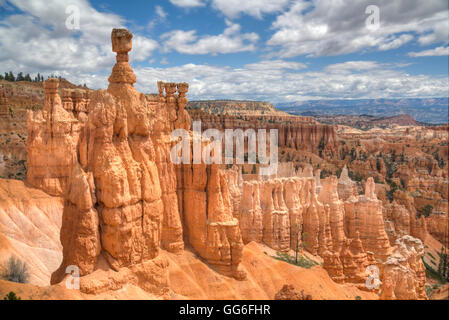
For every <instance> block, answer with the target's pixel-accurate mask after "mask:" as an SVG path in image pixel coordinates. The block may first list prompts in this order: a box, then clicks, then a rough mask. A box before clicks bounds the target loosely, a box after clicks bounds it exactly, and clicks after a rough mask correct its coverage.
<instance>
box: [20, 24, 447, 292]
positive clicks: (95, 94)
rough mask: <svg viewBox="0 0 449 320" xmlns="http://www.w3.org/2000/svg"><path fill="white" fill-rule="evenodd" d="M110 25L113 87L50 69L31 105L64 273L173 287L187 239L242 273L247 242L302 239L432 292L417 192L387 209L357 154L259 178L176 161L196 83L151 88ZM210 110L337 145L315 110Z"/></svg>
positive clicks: (285, 245)
mask: <svg viewBox="0 0 449 320" xmlns="http://www.w3.org/2000/svg"><path fill="white" fill-rule="evenodd" d="M111 39H112V45H113V51H114V52H116V53H117V63H116V64H115V66H114V68H113V70H112V74H111V76H110V77H109V87H108V89H107V90H98V91H92V92H82V91H78V90H63V91H62V99H61V97H60V95H59V94H58V81H57V80H56V79H50V80H47V81H46V82H45V83H44V90H45V98H44V109H43V110H42V111H29V112H28V140H27V149H28V163H29V170H28V176H27V183H29V184H30V185H32V186H34V187H36V188H39V189H42V190H44V191H45V192H47V193H48V194H51V195H55V196H61V197H63V198H64V200H63V201H64V207H63V216H62V227H61V234H60V239H61V244H62V247H63V258H62V263H61V264H60V266H59V268H58V269H57V270H56V271H55V272H54V273H53V274H52V277H51V282H52V283H53V284H55V283H59V282H61V281H63V280H64V278H65V277H66V276H67V273H66V271H67V268H68V267H70V266H77V267H78V268H79V270H80V275H81V276H82V278H81V291H82V292H84V293H90V294H97V293H100V292H104V291H107V290H109V289H112V290H116V289H119V288H121V287H123V285H125V284H126V283H132V284H135V285H137V286H139V287H140V288H143V289H144V290H145V291H148V292H151V293H154V294H158V295H165V296H166V295H167V294H168V292H169V290H170V283H169V279H168V271H169V268H170V261H173V260H176V258H173V257H174V256H176V254H178V255H185V252H186V251H184V247H188V248H189V249H192V251H193V252H194V254H197V255H198V256H199V257H200V258H202V259H203V261H204V262H205V263H207V265H209V266H210V267H212V268H213V269H215V270H216V271H218V272H219V273H221V274H223V275H225V276H231V277H233V278H234V279H236V280H239V281H244V280H245V279H246V277H247V270H245V268H243V267H242V259H243V253H244V246H245V245H250V244H249V243H250V242H257V243H263V244H265V245H266V246H268V247H270V248H272V249H274V250H276V251H281V252H285V253H289V252H291V250H296V249H297V248H298V247H301V248H304V249H305V250H307V251H308V252H309V253H311V254H313V255H317V256H320V257H321V258H322V260H323V267H324V269H326V270H327V272H328V274H329V276H330V277H331V278H332V279H334V281H335V282H338V283H350V284H355V285H356V286H357V287H359V288H361V289H363V290H366V291H370V290H371V289H367V288H366V279H367V276H368V275H367V267H369V266H376V267H377V268H378V269H379V270H380V281H381V282H382V287H381V288H380V290H381V292H382V297H383V298H385V299H392V298H399V299H402V298H409V297H414V298H420V299H423V298H425V295H423V294H422V293H423V290H424V280H425V275H424V273H423V270H424V269H423V268H424V267H423V264H422V262H421V260H420V257H421V255H422V250H421V249H422V248H421V247H420V246H419V243H420V240H418V239H415V238H412V237H410V236H408V235H413V236H415V237H418V238H420V239H422V238H424V237H425V235H426V234H427V231H426V227H425V223H424V224H423V221H424V220H423V219H421V220H419V221H418V220H416V221H415V220H414V215H408V216H407V214H406V213H405V211H404V210H405V209H404V208H405V205H406V201H404V202H403V203H401V202H400V201H399V200H398V201H397V202H396V203H394V204H392V205H391V206H389V207H385V209H384V207H383V203H382V201H381V200H379V199H377V196H376V193H375V190H376V188H375V187H376V186H375V183H374V180H373V178H369V179H368V180H367V181H366V183H365V187H364V188H365V192H364V194H361V195H359V192H358V190H357V186H356V184H355V182H353V181H352V180H351V179H350V178H349V174H348V170H347V168H346V167H345V168H344V169H343V171H342V174H341V177H340V179H337V177H336V176H330V177H327V178H325V179H320V170H317V171H316V173H315V175H314V172H313V167H312V166H310V165H309V166H305V167H304V170H298V174H296V175H295V176H293V175H292V173H294V172H295V169H294V168H293V167H292V166H290V167H286V168H284V169H283V173H282V174H281V175H280V176H284V177H280V178H275V179H265V180H264V181H261V179H257V180H249V179H247V180H245V179H243V178H242V175H241V171H242V170H241V168H240V167H237V166H234V167H233V168H231V169H230V170H223V168H221V167H220V166H219V165H216V164H212V165H206V164H204V163H202V164H176V165H175V164H173V162H172V161H171V150H172V147H173V146H174V144H175V143H174V142H173V141H171V137H170V134H171V132H172V131H173V130H175V129H184V130H186V132H187V135H188V138H189V139H190V141H191V140H192V139H193V138H195V137H194V133H192V132H191V131H188V130H189V129H190V128H191V119H190V116H189V114H188V113H187V111H186V110H185V109H184V108H185V106H186V105H187V98H186V93H187V91H188V85H187V84H186V83H164V82H159V83H158V89H159V93H158V94H156V95H144V94H142V93H139V92H138V91H137V90H136V89H135V88H134V86H133V85H134V83H135V82H136V76H135V75H134V72H133V70H132V68H131V66H130V65H129V63H128V60H129V57H128V52H129V51H131V49H132V34H131V33H130V32H129V31H127V30H124V29H114V30H113V32H112V36H111ZM201 120H203V121H204V122H203V130H206V129H207V128H209V127H210V128H217V129H222V130H224V129H227V128H233V129H235V128H253V129H256V130H258V129H268V130H269V129H278V130H279V139H280V140H279V142H280V146H281V147H287V148H293V149H299V148H303V147H307V148H309V149H310V150H309V151H310V152H312V153H317V152H319V151H321V152H324V153H326V152H334V151H335V148H336V135H335V131H334V129H333V127H331V126H324V125H320V124H317V123H314V122H313V121H312V120H310V119H302V118H298V119H296V120H292V119H290V118H289V120H287V123H284V124H277V123H275V121H273V122H270V121H268V122H267V121H265V122H264V121H259V120H254V119H252V120H251V121H246V120H243V121H244V122H245V123H243V122H239V121H237V120H235V121H237V122H235V121H234V120H232V121H231V120H230V119H227V118H226V117H223V118H220V119H218V117H215V118H211V117H205V116H202V118H201ZM233 121H234V122H233ZM202 143H204V144H207V143H209V142H207V141H202ZM319 149H320V150H319ZM191 154H192V153H191ZM244 180H245V181H244ZM386 220H388V221H387V222H388V223H391V226H390V225H389V224H388V223H386ZM389 227H391V228H390V229H391V230H392V231H391V232H390V231H389V232H388V233H387V231H386V230H390V229H389ZM433 229H436V228H433ZM433 229H432V230H433ZM434 232H435V233H441V231H437V230H435V231H434ZM404 236H406V237H407V238H404ZM161 249H163V251H164V254H161V251H162V250H161ZM165 251H167V252H169V254H167V253H166V252H165ZM170 254H173V255H172V256H170ZM167 256H168V257H171V258H167ZM170 259H173V260H170ZM404 259H405V260H404ZM169 260H170V261H169ZM248 268H251V267H248ZM323 272H324V271H323ZM402 275H404V277H406V278H407V285H404V283H403V281H402V280H400V279H401V277H402ZM423 279H424V280H423ZM278 290H279V289H278Z"/></svg>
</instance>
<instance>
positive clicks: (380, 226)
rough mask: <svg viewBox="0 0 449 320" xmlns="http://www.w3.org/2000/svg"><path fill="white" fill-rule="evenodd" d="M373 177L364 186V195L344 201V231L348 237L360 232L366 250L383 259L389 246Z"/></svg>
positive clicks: (389, 249)
mask: <svg viewBox="0 0 449 320" xmlns="http://www.w3.org/2000/svg"><path fill="white" fill-rule="evenodd" d="M374 190H375V184H374V180H373V178H369V179H368V180H367V182H366V186H365V195H362V196H359V197H358V198H357V199H354V198H352V200H349V201H346V202H345V232H346V235H347V236H348V237H349V238H355V236H356V232H357V231H358V232H360V239H361V241H362V243H363V247H364V248H365V250H366V251H370V252H373V253H374V254H375V256H376V259H378V258H380V259H381V260H385V259H386V258H387V257H388V255H389V254H390V251H391V247H390V243H389V240H388V236H387V233H386V231H385V223H384V219H383V214H382V202H381V201H380V200H378V199H377V197H376V195H375V193H374Z"/></svg>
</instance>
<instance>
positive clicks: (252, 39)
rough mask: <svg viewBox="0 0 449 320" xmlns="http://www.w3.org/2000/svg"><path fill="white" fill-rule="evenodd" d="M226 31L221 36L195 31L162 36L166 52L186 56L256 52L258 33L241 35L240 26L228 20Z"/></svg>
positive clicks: (169, 33) (173, 32) (176, 31)
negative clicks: (202, 34)
mask: <svg viewBox="0 0 449 320" xmlns="http://www.w3.org/2000/svg"><path fill="white" fill-rule="evenodd" d="M226 25H227V27H226V29H225V30H224V31H223V33H222V34H220V35H215V36H212V35H205V36H201V37H200V36H198V35H197V33H196V31H195V30H190V31H183V30H173V31H170V32H168V33H165V34H163V35H162V36H161V39H162V40H163V41H164V46H163V48H164V51H165V52H170V51H173V50H175V51H177V52H179V53H184V54H213V55H216V54H226V53H235V52H244V51H254V50H255V49H256V46H255V43H256V42H257V41H258V40H259V36H258V35H257V34H256V33H241V32H240V29H241V28H240V25H239V24H235V23H232V22H230V21H228V20H226Z"/></svg>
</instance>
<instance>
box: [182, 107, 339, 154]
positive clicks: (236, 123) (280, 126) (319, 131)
mask: <svg viewBox="0 0 449 320" xmlns="http://www.w3.org/2000/svg"><path fill="white" fill-rule="evenodd" d="M191 116H192V117H193V119H194V120H201V129H202V130H203V131H205V130H207V129H209V128H213V129H218V130H222V131H224V130H226V129H243V130H246V129H248V128H251V129H254V130H256V131H257V130H259V129H265V130H267V131H269V130H271V129H277V130H278V134H279V141H278V142H279V147H280V148H293V149H296V150H307V151H310V152H314V153H318V145H319V144H320V142H323V143H324V150H323V151H324V154H326V153H327V152H328V151H329V152H331V151H335V150H336V142H337V136H336V132H335V129H334V127H333V126H328V125H324V124H319V123H317V122H316V121H314V120H313V119H311V118H307V117H294V116H287V117H286V118H282V117H276V116H273V117H271V116H263V115H261V116H254V117H250V116H246V117H239V118H237V117H234V116H228V115H223V116H220V117H217V116H215V115H212V114H206V113H202V112H195V111H193V112H192V111H191ZM277 118H279V119H277ZM276 120H277V121H276Z"/></svg>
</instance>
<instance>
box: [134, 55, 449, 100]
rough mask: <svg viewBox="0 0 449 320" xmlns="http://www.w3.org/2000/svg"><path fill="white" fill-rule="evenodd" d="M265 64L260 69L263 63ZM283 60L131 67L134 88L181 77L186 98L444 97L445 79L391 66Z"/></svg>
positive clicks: (374, 63) (153, 85)
mask: <svg viewBox="0 0 449 320" xmlns="http://www.w3.org/2000/svg"><path fill="white" fill-rule="evenodd" d="M265 66H266V67H265ZM304 67H305V66H303V65H302V64H298V65H295V64H294V62H289V61H284V60H269V61H262V62H259V63H255V64H248V65H245V66H243V67H242V68H231V67H221V66H210V65H197V64H186V65H182V66H176V67H170V68H151V67H148V68H137V69H136V70H135V72H136V74H137V88H138V89H139V90H143V91H144V92H146V93H149V90H150V91H153V92H156V91H157V88H156V82H157V81H158V80H164V81H175V82H178V81H186V82H188V83H189V84H190V89H189V94H188V97H189V99H191V100H193V99H253V100H265V101H271V102H284V101H300V100H308V99H323V98H334V99H340V98H406V97H410V98H411V97H414V98H417V97H419V98H425V97H444V96H447V87H448V85H449V83H448V79H447V77H433V76H428V75H413V76H412V75H408V74H407V73H405V72H404V71H402V70H399V69H397V68H395V67H394V66H391V65H383V64H378V63H376V62H372V61H349V62H346V63H342V64H335V65H330V66H328V67H327V68H324V69H323V70H322V71H307V70H305V71H303V69H304Z"/></svg>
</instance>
